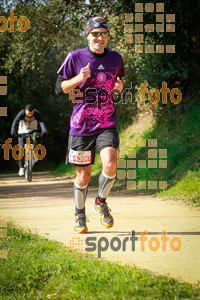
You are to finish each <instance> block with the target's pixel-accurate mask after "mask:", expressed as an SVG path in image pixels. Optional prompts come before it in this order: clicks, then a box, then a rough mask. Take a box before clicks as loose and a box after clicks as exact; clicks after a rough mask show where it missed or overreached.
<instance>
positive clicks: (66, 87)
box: [55, 74, 82, 95]
mask: <svg viewBox="0 0 200 300" xmlns="http://www.w3.org/2000/svg"><path fill="white" fill-rule="evenodd" d="M81 82H82V81H81V79H80V76H79V74H78V75H77V76H75V77H73V78H71V79H69V80H66V79H64V78H63V77H62V76H60V75H58V78H57V81H56V86H55V92H56V95H59V94H61V93H62V92H63V93H64V94H68V93H70V92H71V91H72V90H73V89H74V88H75V87H77V86H78V85H79V84H80V83H81Z"/></svg>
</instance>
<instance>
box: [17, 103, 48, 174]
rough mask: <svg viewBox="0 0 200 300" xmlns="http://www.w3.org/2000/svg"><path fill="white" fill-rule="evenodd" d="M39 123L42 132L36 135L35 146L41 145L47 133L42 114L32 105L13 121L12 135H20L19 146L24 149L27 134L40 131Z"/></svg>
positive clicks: (20, 169)
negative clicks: (40, 142)
mask: <svg viewBox="0 0 200 300" xmlns="http://www.w3.org/2000/svg"><path fill="white" fill-rule="evenodd" d="M38 123H39V125H40V127H41V130H42V132H41V133H39V132H37V134H36V135H35V145H37V144H38V143H39V140H40V139H41V138H42V137H43V136H44V135H45V134H46V133H47V129H46V126H45V123H44V121H43V118H42V116H41V114H40V112H39V111H38V110H37V109H35V108H34V106H33V105H32V104H28V105H26V107H25V109H22V110H21V111H20V112H19V113H18V114H17V116H16V117H15V119H14V120H13V123H12V127H11V135H12V136H17V135H18V144H19V145H21V146H22V147H23V148H24V145H25V143H26V137H24V136H23V135H24V134H25V133H34V132H36V131H37V130H38ZM18 174H19V176H23V175H24V157H22V158H21V159H20V160H19V173H18Z"/></svg>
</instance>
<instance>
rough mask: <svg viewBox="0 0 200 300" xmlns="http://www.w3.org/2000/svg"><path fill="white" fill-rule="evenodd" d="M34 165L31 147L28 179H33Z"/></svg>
mask: <svg viewBox="0 0 200 300" xmlns="http://www.w3.org/2000/svg"><path fill="white" fill-rule="evenodd" d="M32 167H33V149H30V159H29V160H28V174H29V177H28V181H29V182H30V181H32Z"/></svg>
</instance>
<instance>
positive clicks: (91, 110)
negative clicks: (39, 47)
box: [58, 48, 125, 136]
mask: <svg viewBox="0 0 200 300" xmlns="http://www.w3.org/2000/svg"><path fill="white" fill-rule="evenodd" d="M106 52H107V53H106V54H105V55H102V56H101V55H100V56H94V55H93V54H92V53H91V51H90V50H89V49H88V48H84V49H80V50H76V51H72V52H70V53H69V54H68V55H67V57H66V59H65V60H64V62H63V64H62V65H61V67H60V69H59V70H58V74H59V75H60V76H62V77H63V78H64V79H66V80H69V79H71V78H73V77H75V76H77V75H78V74H79V73H80V70H81V68H83V67H86V65H87V64H88V63H90V71H91V77H90V78H87V79H86V81H84V82H82V83H80V84H79V85H78V86H77V87H76V89H80V92H81V93H83V94H82V95H83V96H82V97H76V100H82V103H74V104H73V112H72V116H71V120H70V132H69V134H70V135H75V136H89V135H95V134H99V133H101V132H103V131H104V130H105V129H107V128H109V127H116V125H117V118H116V110H115V104H114V103H113V95H112V94H113V93H112V92H111V91H112V90H113V88H114V84H115V82H116V81H117V77H120V78H121V77H122V76H124V74H125V72H124V64H123V60H122V57H121V55H120V54H119V53H118V52H116V51H112V50H110V49H107V48H106ZM71 93H72V92H71Z"/></svg>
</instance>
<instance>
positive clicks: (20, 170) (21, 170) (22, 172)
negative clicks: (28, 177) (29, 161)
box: [18, 168, 24, 176]
mask: <svg viewBox="0 0 200 300" xmlns="http://www.w3.org/2000/svg"><path fill="white" fill-rule="evenodd" d="M18 175H19V176H24V168H20V169H19V173H18Z"/></svg>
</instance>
